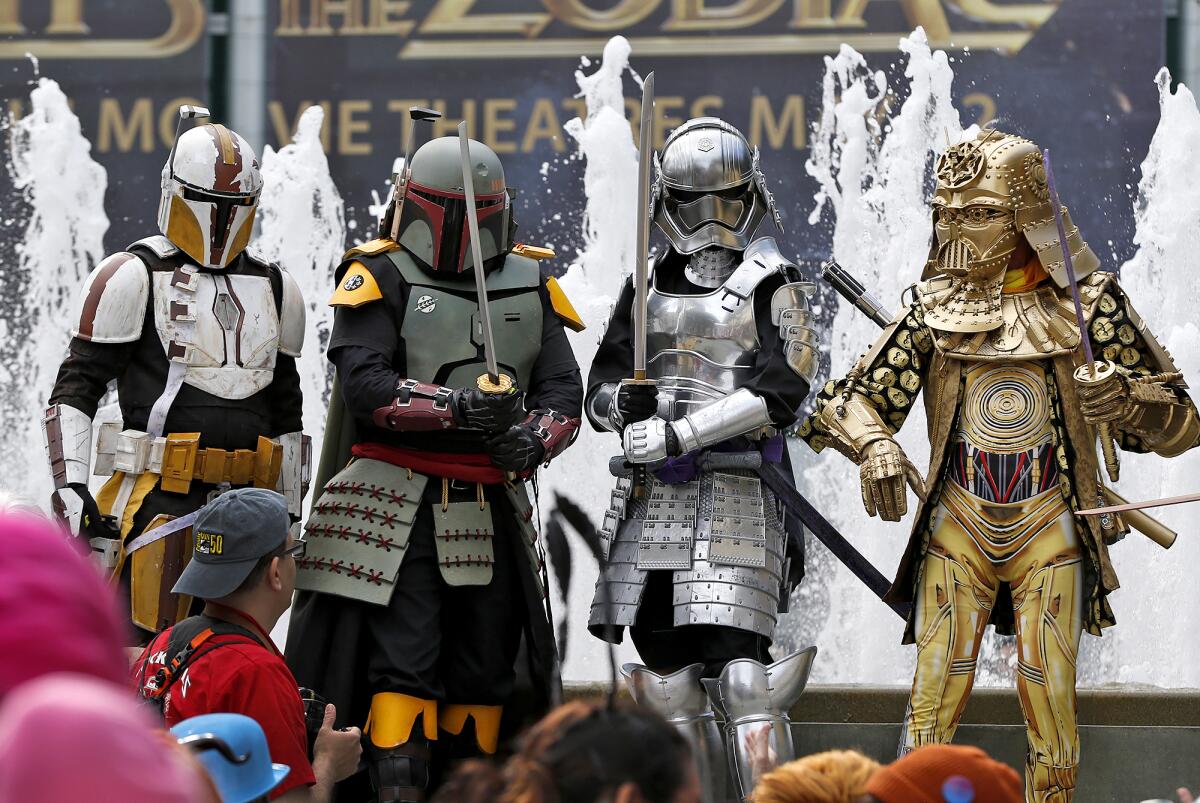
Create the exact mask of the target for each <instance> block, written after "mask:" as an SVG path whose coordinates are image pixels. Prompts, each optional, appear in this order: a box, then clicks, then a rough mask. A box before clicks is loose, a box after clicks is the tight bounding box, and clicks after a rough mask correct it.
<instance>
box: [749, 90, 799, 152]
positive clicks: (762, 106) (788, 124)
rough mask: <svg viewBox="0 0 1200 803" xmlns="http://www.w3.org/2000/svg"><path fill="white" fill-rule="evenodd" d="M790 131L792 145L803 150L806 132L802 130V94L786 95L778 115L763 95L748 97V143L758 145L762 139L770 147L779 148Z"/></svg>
mask: <svg viewBox="0 0 1200 803" xmlns="http://www.w3.org/2000/svg"><path fill="white" fill-rule="evenodd" d="M789 130H790V131H791V135H792V137H791V138H792V147H793V148H795V149H796V150H803V149H804V148H805V147H806V142H807V132H806V131H805V130H804V96H803V95H788V96H787V98H786V99H785V100H784V101H783V109H782V110H781V111H780V113H779V116H778V117H776V116H775V112H774V111H773V110H772V109H771V102H770V100H768V99H767V97H766V96H765V95H755V96H754V97H752V98H751V99H750V132H749V139H750V144H751V145H754V146H755V147H758V146H759V145H761V144H762V143H763V141H764V137H765V141H766V142H767V144H769V145H770V146H771V147H772V148H774V149H776V150H779V149H780V148H782V147H783V146H784V143H785V142H786V141H787V138H788V132H789Z"/></svg>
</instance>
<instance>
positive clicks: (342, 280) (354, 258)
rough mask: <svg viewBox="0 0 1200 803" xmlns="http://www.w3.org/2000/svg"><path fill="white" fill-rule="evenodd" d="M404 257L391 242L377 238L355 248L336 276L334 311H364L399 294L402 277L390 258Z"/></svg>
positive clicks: (331, 303)
mask: <svg viewBox="0 0 1200 803" xmlns="http://www.w3.org/2000/svg"><path fill="white" fill-rule="evenodd" d="M397 252H399V253H403V251H402V250H401V248H400V246H399V245H398V244H397V243H395V242H394V241H392V240H388V239H386V238H382V237H381V238H378V239H375V240H370V241H368V242H365V243H362V244H361V245H356V246H355V247H353V248H351V249H350V250H349V251H347V252H346V253H345V255H343V257H342V262H341V264H340V265H338V268H337V270H336V271H335V273H334V278H335V280H336V281H337V287H336V288H335V289H334V291H333V297H332V298H330V299H329V305H330V306H331V307H361V306H363V305H366V304H370V303H371V302H373V301H379V300H380V299H382V298H386V297H392V296H394V295H396V294H397V293H398V292H399V289H400V288H399V284H400V280H399V279H400V277H399V273H398V272H397V270H396V265H395V263H394V262H393V261H392V258H391V257H389V256H388V255H389V254H392V253H397Z"/></svg>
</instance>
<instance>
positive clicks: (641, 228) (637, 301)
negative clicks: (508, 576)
mask: <svg viewBox="0 0 1200 803" xmlns="http://www.w3.org/2000/svg"><path fill="white" fill-rule="evenodd" d="M653 152H654V73H650V74H649V75H647V76H646V78H645V80H644V81H642V112H641V123H640V128H639V129H638V182H637V191H638V198H637V207H636V208H637V243H636V244H635V246H634V247H635V248H636V249H637V250H636V251H635V252H634V267H633V380H634V381H635V382H644V381H646V299H647V296H648V295H649V289H650V288H649V283H650V267H649V260H650V156H651V154H652V153H653Z"/></svg>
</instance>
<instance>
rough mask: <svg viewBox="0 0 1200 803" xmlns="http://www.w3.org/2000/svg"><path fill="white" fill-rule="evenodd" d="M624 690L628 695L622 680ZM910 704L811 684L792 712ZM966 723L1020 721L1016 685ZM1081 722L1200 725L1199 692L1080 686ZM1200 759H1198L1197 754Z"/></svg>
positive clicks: (990, 696) (889, 715)
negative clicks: (1084, 687)
mask: <svg viewBox="0 0 1200 803" xmlns="http://www.w3.org/2000/svg"><path fill="white" fill-rule="evenodd" d="M606 690H607V685H606V684H603V683H569V684H567V688H566V694H567V697H568V698H569V699H578V698H583V697H590V696H596V695H602V694H604V693H605V691H606ZM621 693H622V694H623V695H624V694H625V687H624V684H622V686H621ZM907 705H908V687H907V686H833V685H829V686H826V685H809V687H808V688H807V689H805V691H804V695H803V696H802V697H801V698H800V702H799V703H798V704H797V705H796V707H795V708H793V709H792V711H791V717H792V721H793V722H839V723H844V724H845V723H889V722H891V723H899V722H900V721H901V720H902V719H903V718H904V709H905V707H906V706H907ZM962 722H963V724H964V725H1022V724H1023V720H1022V719H1021V705H1020V703H1019V702H1018V701H1017V693H1016V690H1014V689H1001V688H985V689H978V688H977V689H975V690H974V691H972V692H971V698H970V700H968V701H967V709H966V711H965V712H964V714H963V719H962ZM1079 724H1080V725H1108V726H1156V727H1157V726H1177V727H1192V726H1200V690H1198V689H1151V688H1144V687H1131V688H1125V687H1122V688H1103V689H1080V690H1079ZM1197 763H1200V758H1197Z"/></svg>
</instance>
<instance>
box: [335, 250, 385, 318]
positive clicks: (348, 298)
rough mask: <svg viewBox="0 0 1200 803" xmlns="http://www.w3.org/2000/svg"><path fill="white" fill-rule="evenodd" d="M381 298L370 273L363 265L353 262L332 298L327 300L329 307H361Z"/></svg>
mask: <svg viewBox="0 0 1200 803" xmlns="http://www.w3.org/2000/svg"><path fill="white" fill-rule="evenodd" d="M381 298H383V293H381V292H379V284H378V283H377V282H376V281H375V277H374V276H372V275H371V271H369V270H367V266H366V265H364V264H363V263H361V262H358V261H355V262H351V263H350V267H349V269H347V270H346V274H345V275H344V276H342V281H341V283H340V284H338V287H337V290H334V291H333V298H331V299H329V306H331V307H361V306H362V305H363V304H366V303H368V302H370V301H378V300H379V299H381Z"/></svg>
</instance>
